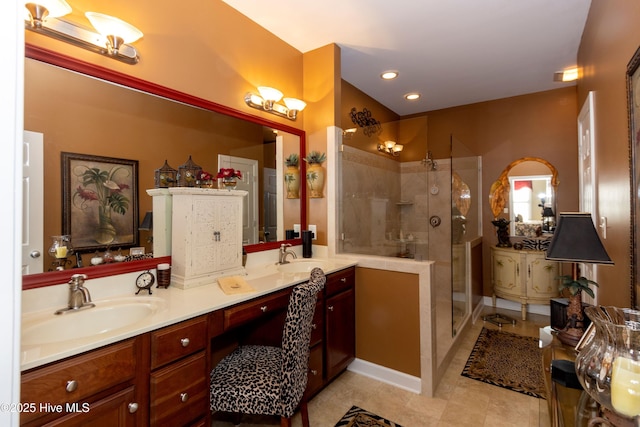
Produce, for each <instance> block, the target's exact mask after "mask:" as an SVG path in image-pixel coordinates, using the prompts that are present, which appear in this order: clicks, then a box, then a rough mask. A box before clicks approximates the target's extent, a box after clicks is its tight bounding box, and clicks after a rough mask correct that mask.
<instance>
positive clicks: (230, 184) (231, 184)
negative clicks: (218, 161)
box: [218, 178, 238, 190]
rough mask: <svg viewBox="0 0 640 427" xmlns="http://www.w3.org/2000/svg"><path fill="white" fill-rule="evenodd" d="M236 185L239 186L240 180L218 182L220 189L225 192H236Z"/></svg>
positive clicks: (225, 179)
mask: <svg viewBox="0 0 640 427" xmlns="http://www.w3.org/2000/svg"><path fill="white" fill-rule="evenodd" d="M236 185H238V180H237V179H236V178H220V179H219V180H218V188H222V189H225V190H235V189H236Z"/></svg>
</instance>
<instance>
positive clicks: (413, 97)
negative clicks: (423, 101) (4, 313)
mask: <svg viewBox="0 0 640 427" xmlns="http://www.w3.org/2000/svg"><path fill="white" fill-rule="evenodd" d="M418 98H420V94H419V93H417V92H411V93H408V94H406V95H405V96H404V99H406V100H407V101H415V100H416V99H418Z"/></svg>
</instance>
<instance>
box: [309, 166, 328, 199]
mask: <svg viewBox="0 0 640 427" xmlns="http://www.w3.org/2000/svg"><path fill="white" fill-rule="evenodd" d="M307 186H308V187H309V197H311V198H315V199H318V198H322V197H324V195H323V193H322V189H323V187H324V168H323V167H322V165H320V164H319V163H310V164H309V167H308V168H307Z"/></svg>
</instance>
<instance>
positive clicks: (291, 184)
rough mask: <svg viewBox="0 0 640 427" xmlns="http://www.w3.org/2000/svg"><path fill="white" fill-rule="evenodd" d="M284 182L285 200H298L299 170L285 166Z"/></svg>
mask: <svg viewBox="0 0 640 427" xmlns="http://www.w3.org/2000/svg"><path fill="white" fill-rule="evenodd" d="M284 182H285V184H286V186H287V199H299V198H300V170H299V169H298V167H297V166H287V170H286V171H285V172H284Z"/></svg>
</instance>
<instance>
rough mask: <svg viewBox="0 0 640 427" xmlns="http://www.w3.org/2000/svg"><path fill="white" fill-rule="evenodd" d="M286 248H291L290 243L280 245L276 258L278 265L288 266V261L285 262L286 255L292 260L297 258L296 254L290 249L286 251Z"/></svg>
mask: <svg viewBox="0 0 640 427" xmlns="http://www.w3.org/2000/svg"><path fill="white" fill-rule="evenodd" d="M287 247H291V243H283V244H281V245H280V256H279V257H278V264H288V263H289V261H287V255H291V256H292V257H293V259H296V258H298V256H297V255H296V253H295V252H293V251H292V250H290V249H287Z"/></svg>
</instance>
